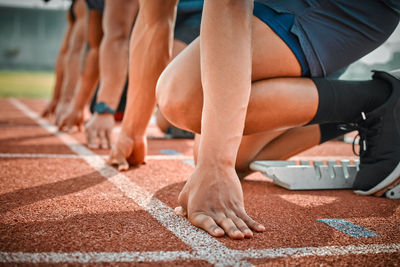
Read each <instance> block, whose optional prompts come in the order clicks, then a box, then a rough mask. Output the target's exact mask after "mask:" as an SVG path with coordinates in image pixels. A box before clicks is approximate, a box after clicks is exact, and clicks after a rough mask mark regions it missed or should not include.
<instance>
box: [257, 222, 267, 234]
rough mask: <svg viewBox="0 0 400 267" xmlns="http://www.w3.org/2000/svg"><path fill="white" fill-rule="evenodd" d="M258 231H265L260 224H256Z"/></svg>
mask: <svg viewBox="0 0 400 267" xmlns="http://www.w3.org/2000/svg"><path fill="white" fill-rule="evenodd" d="M256 230H257V231H258V232H265V226H264V225H262V224H259V225H257V229H256Z"/></svg>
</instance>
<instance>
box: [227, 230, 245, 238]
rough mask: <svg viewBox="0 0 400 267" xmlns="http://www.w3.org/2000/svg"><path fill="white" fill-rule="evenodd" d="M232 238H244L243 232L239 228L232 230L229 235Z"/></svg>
mask: <svg viewBox="0 0 400 267" xmlns="http://www.w3.org/2000/svg"><path fill="white" fill-rule="evenodd" d="M229 236H230V237H231V238H232V239H244V234H243V233H242V232H240V231H239V230H236V231H234V232H233V233H232V234H230V235H229Z"/></svg>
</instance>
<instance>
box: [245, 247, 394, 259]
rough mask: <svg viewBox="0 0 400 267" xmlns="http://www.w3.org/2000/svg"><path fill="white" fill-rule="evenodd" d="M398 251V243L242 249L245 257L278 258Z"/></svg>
mask: <svg viewBox="0 0 400 267" xmlns="http://www.w3.org/2000/svg"><path fill="white" fill-rule="evenodd" d="M395 252H400V244H370V245H357V246H356V245H349V246H325V247H303V248H276V249H260V250H251V249H249V250H246V251H244V253H245V254H244V255H243V256H244V257H245V258H259V259H265V258H279V257H295V258H300V257H307V256H319V257H323V256H344V255H351V254H353V255H366V254H379V253H395Z"/></svg>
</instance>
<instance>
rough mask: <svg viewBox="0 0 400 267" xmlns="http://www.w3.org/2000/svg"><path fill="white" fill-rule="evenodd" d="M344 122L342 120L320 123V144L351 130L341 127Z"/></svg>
mask: <svg viewBox="0 0 400 267" xmlns="http://www.w3.org/2000/svg"><path fill="white" fill-rule="evenodd" d="M342 124H343V123H340V122H334V123H323V124H320V125H319V130H320V133H321V141H320V144H322V143H324V142H326V141H329V140H332V139H334V138H337V137H339V136H342V135H344V134H347V133H349V132H351V130H343V129H342V128H341V127H339V126H340V125H342Z"/></svg>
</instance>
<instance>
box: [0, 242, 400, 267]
mask: <svg viewBox="0 0 400 267" xmlns="http://www.w3.org/2000/svg"><path fill="white" fill-rule="evenodd" d="M399 251H400V244H371V245H357V246H355V245H349V246H324V247H300V248H276V249H248V250H245V251H238V253H239V254H241V255H240V256H241V257H242V258H246V259H276V258H285V257H293V258H301V257H310V256H316V257H326V256H345V255H367V254H378V253H396V252H399ZM173 260H204V259H202V258H199V257H198V255H197V254H196V253H194V252H189V251H154V252H153V251H147V252H146V251H145V252H129V251H126V252H70V253H60V252H58V253H57V252H39V253H26V252H0V263H10V262H16V263H21V262H29V263H43V262H44V263H96V262H110V263H111V262H142V261H143V262H156V261H173Z"/></svg>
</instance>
